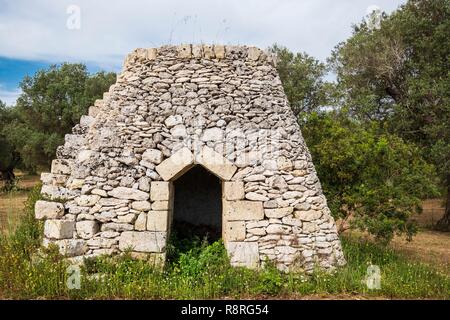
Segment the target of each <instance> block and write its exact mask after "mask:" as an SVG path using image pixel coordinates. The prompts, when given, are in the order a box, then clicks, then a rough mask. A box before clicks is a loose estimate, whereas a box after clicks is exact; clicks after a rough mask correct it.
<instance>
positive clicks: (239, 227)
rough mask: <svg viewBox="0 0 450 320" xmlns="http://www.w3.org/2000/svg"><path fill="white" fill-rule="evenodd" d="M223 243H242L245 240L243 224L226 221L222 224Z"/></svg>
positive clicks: (242, 222) (241, 222)
mask: <svg viewBox="0 0 450 320" xmlns="http://www.w3.org/2000/svg"><path fill="white" fill-rule="evenodd" d="M224 226H225V230H224V241H225V242H227V241H244V240H245V222H244V221H226V222H224Z"/></svg>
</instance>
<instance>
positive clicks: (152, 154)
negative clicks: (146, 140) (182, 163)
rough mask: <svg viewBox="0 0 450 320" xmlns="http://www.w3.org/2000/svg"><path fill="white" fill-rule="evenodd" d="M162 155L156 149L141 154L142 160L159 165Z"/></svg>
mask: <svg viewBox="0 0 450 320" xmlns="http://www.w3.org/2000/svg"><path fill="white" fill-rule="evenodd" d="M163 158H164V155H163V154H162V152H161V151H160V150H158V149H147V150H145V152H144V153H143V154H142V160H144V161H148V162H151V163H154V164H160V163H161V162H162V161H163Z"/></svg>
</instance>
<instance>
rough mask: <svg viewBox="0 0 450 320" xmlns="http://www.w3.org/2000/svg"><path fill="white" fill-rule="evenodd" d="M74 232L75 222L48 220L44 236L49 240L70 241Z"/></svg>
mask: <svg viewBox="0 0 450 320" xmlns="http://www.w3.org/2000/svg"><path fill="white" fill-rule="evenodd" d="M74 231H75V222H74V221H67V220H46V221H45V224H44V235H45V236H46V237H47V238H49V239H69V238H72V237H73V232H74Z"/></svg>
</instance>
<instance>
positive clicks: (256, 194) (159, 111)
mask: <svg viewBox="0 0 450 320" xmlns="http://www.w3.org/2000/svg"><path fill="white" fill-rule="evenodd" d="M274 63H275V61H274V59H273V57H272V56H271V55H268V54H266V53H264V52H262V51H261V50H259V49H258V48H254V47H246V46H221V45H214V46H208V45H182V46H163V47H160V48H157V49H156V48H152V49H137V50H135V51H134V52H133V53H131V54H130V55H128V56H127V58H126V60H125V64H124V67H123V71H122V72H121V74H120V75H119V76H118V79H117V83H116V84H114V85H113V86H111V88H110V90H109V92H108V93H105V95H104V97H103V99H102V100H98V101H96V102H95V105H94V106H92V107H91V108H90V109H89V115H86V116H83V117H82V118H81V120H80V123H79V124H78V125H77V126H75V127H74V128H73V133H72V134H68V135H66V138H65V144H64V145H63V146H61V147H59V148H58V151H57V159H55V160H54V161H53V163H52V168H51V173H43V174H42V177H41V178H42V181H43V187H42V194H43V196H44V198H45V200H41V201H38V202H37V203H36V208H35V212H36V218H37V219H43V220H45V227H44V237H45V239H44V245H48V244H49V243H55V244H56V245H58V246H59V248H60V251H61V252H62V253H63V254H66V255H67V256H68V257H71V259H73V260H80V259H82V258H83V257H90V256H98V255H103V254H107V255H111V254H117V253H120V252H123V251H125V250H128V249H130V248H131V250H132V251H133V254H134V255H135V256H136V257H141V258H143V257H150V258H151V259H152V261H154V262H155V263H161V262H163V261H164V260H165V247H166V243H167V238H168V236H169V232H170V225H171V219H172V210H173V193H174V190H173V185H172V181H173V180H174V179H176V178H178V177H179V176H181V175H182V174H183V173H185V172H186V171H187V170H189V169H190V168H191V167H192V166H194V165H202V166H204V167H205V168H206V169H208V170H210V171H211V172H212V173H214V174H215V175H216V176H218V177H219V178H220V179H221V180H222V196H223V216H222V219H223V229H224V230H223V238H224V241H225V244H226V248H227V250H228V253H229V255H230V259H231V262H232V264H233V265H236V266H247V267H258V266H260V265H262V264H263V263H264V262H265V261H268V260H270V261H273V262H274V263H276V265H277V266H278V267H279V268H280V269H282V270H290V269H294V268H301V269H303V270H306V271H311V270H312V269H313V268H314V266H316V265H318V266H320V267H322V268H324V269H332V268H334V267H336V266H338V265H342V264H344V263H345V260H344V257H343V254H342V250H341V245H340V242H339V238H338V235H337V232H336V227H335V223H334V220H333V218H332V217H331V215H330V210H329V209H328V207H327V202H326V199H325V197H324V195H323V193H322V190H321V186H320V182H319V180H318V178H317V175H316V171H315V169H314V166H313V163H312V159H311V156H310V153H309V151H308V149H307V147H306V145H305V143H304V140H303V137H302V135H301V132H300V128H299V126H298V124H297V121H296V119H295V117H294V115H293V113H292V112H291V110H290V107H289V105H288V103H287V99H286V96H285V94H284V92H283V88H282V85H281V82H280V79H279V76H278V74H277V71H276V69H275V66H274Z"/></svg>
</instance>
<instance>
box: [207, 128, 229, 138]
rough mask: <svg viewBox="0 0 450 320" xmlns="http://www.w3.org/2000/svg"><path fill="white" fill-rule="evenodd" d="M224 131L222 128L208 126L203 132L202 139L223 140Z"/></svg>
mask: <svg viewBox="0 0 450 320" xmlns="http://www.w3.org/2000/svg"><path fill="white" fill-rule="evenodd" d="M223 135H224V132H223V130H222V129H220V128H208V129H206V130H205V131H204V132H203V134H202V141H222V140H223Z"/></svg>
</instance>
